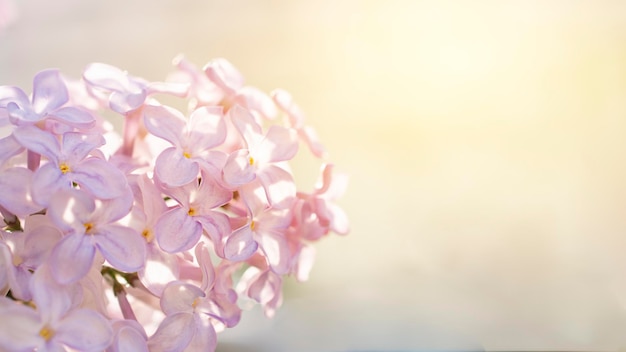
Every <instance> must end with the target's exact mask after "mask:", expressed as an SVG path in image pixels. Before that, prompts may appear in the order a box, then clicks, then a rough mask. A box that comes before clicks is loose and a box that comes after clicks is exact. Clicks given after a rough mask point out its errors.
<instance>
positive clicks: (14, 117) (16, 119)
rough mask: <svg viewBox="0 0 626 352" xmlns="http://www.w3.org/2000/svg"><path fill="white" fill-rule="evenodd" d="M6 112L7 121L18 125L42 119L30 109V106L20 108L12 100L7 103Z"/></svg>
mask: <svg viewBox="0 0 626 352" xmlns="http://www.w3.org/2000/svg"><path fill="white" fill-rule="evenodd" d="M6 112H7V114H8V116H9V121H11V123H12V124H14V125H17V126H20V125H32V124H35V123H37V122H39V121H41V120H42V119H43V117H42V116H41V115H39V114H37V113H36V112H34V111H32V110H31V108H30V106H28V107H27V108H22V107H20V106H18V105H17V104H16V103H14V102H10V103H8V104H7V107H6Z"/></svg>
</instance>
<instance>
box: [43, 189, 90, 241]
mask: <svg viewBox="0 0 626 352" xmlns="http://www.w3.org/2000/svg"><path fill="white" fill-rule="evenodd" d="M94 210H96V204H95V202H94V200H93V199H92V198H91V197H90V196H89V195H87V194H85V192H81V191H78V190H73V189H72V190H67V191H61V192H59V193H57V194H56V195H55V196H54V197H53V198H52V200H51V202H50V207H49V208H48V213H47V214H48V216H50V219H51V220H52V222H53V223H54V224H55V225H56V226H57V227H58V228H59V229H60V230H61V231H63V232H70V231H72V230H74V231H76V232H79V233H81V234H82V233H84V231H85V228H84V226H83V224H84V223H85V222H87V221H89V220H90V218H91V216H92V213H93V212H94Z"/></svg>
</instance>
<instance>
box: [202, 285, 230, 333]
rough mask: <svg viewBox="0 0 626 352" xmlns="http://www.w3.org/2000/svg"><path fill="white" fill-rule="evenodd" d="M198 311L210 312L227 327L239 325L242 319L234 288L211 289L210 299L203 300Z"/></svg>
mask: <svg viewBox="0 0 626 352" xmlns="http://www.w3.org/2000/svg"><path fill="white" fill-rule="evenodd" d="M196 311H200V312H202V313H205V314H209V315H210V316H211V317H213V318H215V319H218V320H219V321H220V322H222V323H223V324H224V325H225V326H226V327H227V328H232V327H233V326H235V325H237V324H238V323H239V320H240V319H241V308H239V306H238V305H237V294H236V293H235V292H234V291H233V290H228V291H227V292H216V291H215V290H213V291H211V293H210V297H209V299H205V300H202V302H200V306H198V307H196Z"/></svg>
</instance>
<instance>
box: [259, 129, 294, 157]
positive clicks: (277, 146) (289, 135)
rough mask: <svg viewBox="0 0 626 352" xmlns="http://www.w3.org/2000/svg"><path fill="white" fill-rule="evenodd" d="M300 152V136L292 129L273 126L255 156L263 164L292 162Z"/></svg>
mask: <svg viewBox="0 0 626 352" xmlns="http://www.w3.org/2000/svg"><path fill="white" fill-rule="evenodd" d="M297 152H298V134H297V133H296V131H295V130H293V129H291V128H285V127H282V126H272V127H270V129H269V130H268V131H267V135H266V136H265V139H263V141H262V142H261V143H260V144H259V145H258V150H257V151H255V154H256V155H257V157H258V158H259V159H260V161H262V162H269V163H275V162H279V161H286V160H291V159H293V157H294V156H295V155H296V153H297Z"/></svg>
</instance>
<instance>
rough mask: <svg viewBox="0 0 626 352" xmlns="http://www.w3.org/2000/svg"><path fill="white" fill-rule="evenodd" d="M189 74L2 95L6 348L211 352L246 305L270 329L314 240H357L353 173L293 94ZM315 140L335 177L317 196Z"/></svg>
mask: <svg viewBox="0 0 626 352" xmlns="http://www.w3.org/2000/svg"><path fill="white" fill-rule="evenodd" d="M174 66H175V72H173V73H172V74H171V75H170V76H169V77H168V79H166V80H165V81H164V82H149V81H146V80H144V79H142V78H139V77H134V76H131V75H129V74H128V73H127V72H125V71H122V70H120V69H118V68H116V67H113V66H110V65H106V64H101V63H94V64H90V65H89V66H87V68H86V69H85V70H84V72H83V76H82V79H80V80H70V79H67V78H66V77H64V76H62V75H61V74H60V72H59V71H58V70H55V69H50V70H45V71H42V72H40V73H38V74H37V75H36V76H35V78H34V84H33V90H32V94H30V95H29V94H27V93H26V92H25V91H23V90H22V89H20V88H18V87H14V86H0V132H2V134H1V136H2V138H1V139H0V212H1V214H2V217H3V220H4V223H5V226H4V227H3V228H2V230H0V291H2V294H1V296H0V349H6V350H10V351H32V350H37V351H63V350H78V351H103V350H106V351H148V350H149V351H213V350H214V349H215V348H216V344H217V336H216V334H217V333H218V332H219V331H222V330H223V329H225V328H230V327H233V326H235V325H237V323H238V322H239V320H240V318H241V314H242V308H241V307H242V306H243V305H244V304H248V303H249V302H258V303H259V304H260V305H261V306H262V308H263V310H264V312H265V314H266V315H267V316H272V315H273V314H274V313H275V310H276V309H277V308H278V307H279V306H280V305H281V302H282V294H281V290H282V283H283V279H284V277H285V276H286V275H292V276H294V277H295V278H296V279H297V280H299V281H303V280H306V279H307V278H308V275H309V271H310V269H311V267H312V264H313V259H314V248H313V247H312V242H315V241H317V240H319V239H320V238H322V237H324V236H325V235H327V234H329V233H330V232H335V233H338V234H346V233H347V232H348V221H347V218H346V215H345V213H344V212H343V211H342V210H341V209H340V208H339V207H338V206H337V205H336V204H335V203H334V201H335V200H336V198H337V197H339V196H340V195H341V194H342V193H343V191H344V189H345V186H346V182H347V180H346V177H345V176H344V175H336V174H334V173H333V166H332V164H328V163H325V162H324V160H326V159H327V157H326V153H325V150H324V148H323V146H322V145H321V144H320V142H319V141H318V139H317V137H316V134H315V133H314V130H313V129H311V127H309V126H308V125H306V124H305V121H304V117H303V113H302V112H301V110H300V109H299V108H298V106H297V105H296V104H295V103H294V102H293V100H292V98H291V95H290V94H289V93H287V92H286V91H284V90H275V91H273V92H272V93H271V94H266V93H264V92H262V91H261V90H259V89H257V88H254V87H251V86H247V85H245V84H244V79H243V76H242V75H241V73H240V72H239V71H238V70H237V69H236V68H235V67H234V66H233V65H232V64H231V63H229V62H228V61H226V60H224V59H215V60H212V61H210V62H209V63H208V64H206V65H205V66H204V68H203V69H199V68H198V67H197V66H195V65H193V64H192V63H191V62H189V61H188V60H187V59H185V58H184V57H182V56H179V57H177V58H176V59H175V60H174ZM166 98H167V99H170V100H172V101H173V102H181V103H182V104H181V105H182V106H184V109H186V110H187V111H186V112H181V111H179V110H177V109H175V108H173V107H171V106H168V105H164V104H161V103H160V102H159V100H157V99H160V100H161V101H164V100H166ZM170 105H173V104H170ZM114 115H120V116H122V117H123V131H122V133H121V134H119V133H117V132H116V131H115V129H114V128H113V127H112V124H111V123H110V122H109V121H108V120H107V119H106V118H105V117H106V116H109V117H113V116H114ZM300 144H302V145H303V146H305V147H306V149H308V150H309V152H311V153H312V154H313V155H315V156H316V157H318V158H319V159H320V161H321V162H320V164H322V167H321V173H320V182H319V183H318V184H317V185H316V186H314V187H311V188H312V191H310V192H302V191H300V190H298V189H297V188H296V185H295V182H294V176H293V173H292V171H291V169H290V166H289V161H290V160H292V159H293V158H294V156H295V155H296V154H297V152H298V148H299V145H300Z"/></svg>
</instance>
